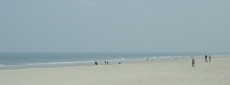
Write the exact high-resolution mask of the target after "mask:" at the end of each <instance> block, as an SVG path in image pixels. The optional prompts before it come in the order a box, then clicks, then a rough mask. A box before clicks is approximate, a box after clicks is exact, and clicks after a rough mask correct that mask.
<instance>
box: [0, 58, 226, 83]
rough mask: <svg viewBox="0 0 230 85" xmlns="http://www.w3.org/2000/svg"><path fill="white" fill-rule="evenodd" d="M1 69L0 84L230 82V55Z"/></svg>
mask: <svg viewBox="0 0 230 85" xmlns="http://www.w3.org/2000/svg"><path fill="white" fill-rule="evenodd" d="M191 60H192V58H178V59H165V60H152V61H151V60H149V61H147V60H146V61H139V62H130V63H125V62H122V64H115V63H113V64H110V65H104V64H102V63H99V65H98V66H95V65H91V66H71V67H56V68H27V69H8V70H0V85H230V81H229V80H230V57H228V56H212V61H211V62H204V57H195V65H196V67H195V68H193V67H192V65H191V63H192V62H191Z"/></svg>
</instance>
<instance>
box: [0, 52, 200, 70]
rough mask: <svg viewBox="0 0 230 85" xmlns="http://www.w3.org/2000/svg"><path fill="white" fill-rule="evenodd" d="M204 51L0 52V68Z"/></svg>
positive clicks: (174, 56)
mask: <svg viewBox="0 0 230 85" xmlns="http://www.w3.org/2000/svg"><path fill="white" fill-rule="evenodd" d="M203 55H204V53H26V52H24V53H10V52H7V53H0V69H18V68H36V67H59V66H76V65H93V64H94V62H95V61H97V62H99V63H103V62H104V61H105V60H106V61H109V62H114V63H116V62H117V63H118V62H128V61H137V60H146V59H147V58H148V59H168V58H181V57H190V56H203Z"/></svg>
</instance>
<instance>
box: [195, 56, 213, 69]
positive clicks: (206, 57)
mask: <svg viewBox="0 0 230 85" xmlns="http://www.w3.org/2000/svg"><path fill="white" fill-rule="evenodd" d="M204 59H205V62H211V55H209V60H208V55H205V56H204ZM192 67H195V59H194V58H193V56H192Z"/></svg>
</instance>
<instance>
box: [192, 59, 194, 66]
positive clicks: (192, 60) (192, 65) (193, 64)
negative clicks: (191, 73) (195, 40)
mask: <svg viewBox="0 0 230 85" xmlns="http://www.w3.org/2000/svg"><path fill="white" fill-rule="evenodd" d="M192 67H195V59H194V58H192Z"/></svg>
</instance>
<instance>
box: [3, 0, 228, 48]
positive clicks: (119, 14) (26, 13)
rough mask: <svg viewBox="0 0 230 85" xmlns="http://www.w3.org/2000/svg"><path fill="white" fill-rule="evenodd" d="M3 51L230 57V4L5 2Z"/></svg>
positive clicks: (217, 0) (187, 0)
mask: <svg viewBox="0 0 230 85" xmlns="http://www.w3.org/2000/svg"><path fill="white" fill-rule="evenodd" d="M0 52H230V1H229V0H0Z"/></svg>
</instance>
